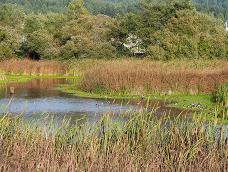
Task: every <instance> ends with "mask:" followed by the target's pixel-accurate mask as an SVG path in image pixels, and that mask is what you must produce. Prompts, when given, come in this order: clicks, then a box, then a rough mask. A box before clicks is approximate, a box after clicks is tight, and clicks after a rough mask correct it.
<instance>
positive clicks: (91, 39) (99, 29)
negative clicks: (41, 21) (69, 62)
mask: <svg viewBox="0 0 228 172" xmlns="http://www.w3.org/2000/svg"><path fill="white" fill-rule="evenodd" d="M113 25H114V22H113V19H111V18H110V17H107V16H101V15H98V16H82V17H80V18H79V19H77V20H70V21H69V22H67V23H66V24H65V26H64V27H63V28H62V31H61V38H60V40H61V45H62V47H61V57H62V58H64V59H66V58H84V57H98V58H100V57H107V58H108V57H110V56H113V53H114V52H115V48H114V47H113V46H112V45H111V43H109V34H110V32H111V28H112V27H113Z"/></svg>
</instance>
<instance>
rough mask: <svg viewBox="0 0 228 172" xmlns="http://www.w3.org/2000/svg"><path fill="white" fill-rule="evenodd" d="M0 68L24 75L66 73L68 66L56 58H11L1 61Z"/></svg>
mask: <svg viewBox="0 0 228 172" xmlns="http://www.w3.org/2000/svg"><path fill="white" fill-rule="evenodd" d="M0 70H2V71H4V72H7V73H13V74H22V75H61V74H65V73H66V66H65V65H63V64H61V63H60V62H58V61H54V60H43V61H33V60H29V59H9V60H4V61H1V62H0Z"/></svg>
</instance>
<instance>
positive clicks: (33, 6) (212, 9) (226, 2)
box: [0, 0, 228, 20]
mask: <svg viewBox="0 0 228 172" xmlns="http://www.w3.org/2000/svg"><path fill="white" fill-rule="evenodd" d="M70 1H71V0H32V1H28V0H0V3H1V4H5V3H11V4H18V5H21V6H22V7H23V8H24V10H26V11H27V12H35V13H40V12H41V13H47V12H50V11H52V12H63V11H66V10H67V6H68V4H69V3H70ZM143 1H145V2H147V3H152V4H155V3H157V4H164V2H167V1H168V4H169V1H170V2H171V1H172V0H162V1H161V0H85V1H84V5H85V7H86V8H87V9H88V11H89V12H90V13H91V14H105V15H109V16H116V15H118V14H124V13H127V12H134V13H135V12H138V11H139V10H140V8H139V3H141V2H143ZM191 3H192V5H193V6H194V7H195V8H196V9H197V10H198V11H201V12H206V13H209V14H210V15H214V16H216V17H220V18H223V19H225V20H227V19H228V0H192V1H191Z"/></svg>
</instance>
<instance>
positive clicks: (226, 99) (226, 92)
mask: <svg viewBox="0 0 228 172" xmlns="http://www.w3.org/2000/svg"><path fill="white" fill-rule="evenodd" d="M213 100H214V102H216V103H220V104H222V105H224V106H225V105H228V83H225V84H222V85H219V86H218V87H217V88H216V90H215V92H214V93H213Z"/></svg>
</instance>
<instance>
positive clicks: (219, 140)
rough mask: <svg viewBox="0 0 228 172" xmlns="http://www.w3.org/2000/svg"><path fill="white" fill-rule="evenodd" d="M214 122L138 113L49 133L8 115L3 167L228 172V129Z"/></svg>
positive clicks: (1, 135) (1, 126)
mask: <svg viewBox="0 0 228 172" xmlns="http://www.w3.org/2000/svg"><path fill="white" fill-rule="evenodd" d="M200 116H201V115H200ZM214 120H215V121H216V120H217V119H214ZM215 121H212V122H208V123H207V124H205V121H202V120H201V119H200V118H199V116H197V115H196V116H195V117H194V118H193V119H192V121H189V120H187V119H185V117H180V116H179V117H176V118H175V119H173V120H171V119H170V118H169V117H168V116H164V117H162V118H158V117H156V116H154V113H146V112H134V113H132V114H130V115H129V116H128V120H127V121H126V122H120V121H113V120H112V117H111V115H108V114H104V116H103V117H102V118H101V119H100V120H99V121H97V122H96V123H94V124H93V125H91V124H87V123H83V124H79V123H78V124H77V125H66V123H64V124H63V125H61V126H60V127H59V128H58V129H57V130H56V131H55V132H53V133H49V134H48V135H46V136H45V134H44V133H43V132H42V128H40V127H31V126H30V127H29V125H28V124H26V123H25V122H23V121H22V120H21V119H20V118H14V119H12V118H10V117H8V116H5V117H2V118H1V119H0V143H1V148H0V169H1V171H15V170H18V171H189V170H190V171H227V170H228V145H227V139H226V136H225V131H226V130H224V129H217V127H216V126H215V125H214V124H215ZM67 124H68V123H67ZM50 125H52V124H50ZM220 128H223V127H220Z"/></svg>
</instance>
